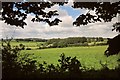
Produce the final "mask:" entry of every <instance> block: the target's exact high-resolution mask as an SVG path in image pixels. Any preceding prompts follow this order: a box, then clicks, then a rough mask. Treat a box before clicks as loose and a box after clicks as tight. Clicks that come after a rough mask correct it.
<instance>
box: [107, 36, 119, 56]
mask: <svg viewBox="0 0 120 80" xmlns="http://www.w3.org/2000/svg"><path fill="white" fill-rule="evenodd" d="M107 43H108V44H109V47H108V48H107V50H106V51H105V55H106V56H110V55H114V54H118V53H119V52H120V35H117V36H116V37H114V38H113V39H108V42H107Z"/></svg>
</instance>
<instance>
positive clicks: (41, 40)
mask: <svg viewBox="0 0 120 80" xmlns="http://www.w3.org/2000/svg"><path fill="white" fill-rule="evenodd" d="M14 40H15V41H17V42H19V41H26V42H29V41H35V42H46V41H47V39H41V38H25V39H21V38H20V39H14Z"/></svg>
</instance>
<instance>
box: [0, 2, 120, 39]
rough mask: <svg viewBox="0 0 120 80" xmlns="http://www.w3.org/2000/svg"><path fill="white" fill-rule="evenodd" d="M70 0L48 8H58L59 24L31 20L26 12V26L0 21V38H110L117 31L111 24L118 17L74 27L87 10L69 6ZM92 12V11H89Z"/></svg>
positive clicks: (30, 16)
mask: <svg viewBox="0 0 120 80" xmlns="http://www.w3.org/2000/svg"><path fill="white" fill-rule="evenodd" d="M71 5H72V2H69V3H68V4H66V5H65V6H58V5H55V6H53V7H52V8H50V9H46V11H49V10H58V13H59V16H57V17H58V18H59V19H61V20H62V22H61V23H59V25H56V26H51V27H50V26H49V25H48V24H47V23H42V22H40V23H38V22H34V23H33V22H31V21H30V19H31V18H32V17H33V15H30V14H28V18H27V19H26V20H25V22H26V23H27V26H24V27H25V28H24V29H23V28H21V27H16V26H10V25H7V24H5V23H4V22H3V21H0V25H1V26H0V33H1V34H0V38H6V37H8V38H11V37H12V38H45V39H50V38H66V37H83V36H84V37H106V38H107V37H109V38H112V37H114V36H116V35H117V34H118V33H117V32H115V31H112V24H113V23H115V22H117V21H118V18H117V17H116V18H114V19H113V20H112V21H111V22H108V23H105V22H97V23H91V24H88V25H86V26H80V27H76V26H73V25H72V23H73V21H75V19H76V18H77V17H78V16H79V15H80V14H84V13H87V11H88V10H85V9H84V10H82V9H73V8H72V7H70V6H71ZM91 14H94V11H91Z"/></svg>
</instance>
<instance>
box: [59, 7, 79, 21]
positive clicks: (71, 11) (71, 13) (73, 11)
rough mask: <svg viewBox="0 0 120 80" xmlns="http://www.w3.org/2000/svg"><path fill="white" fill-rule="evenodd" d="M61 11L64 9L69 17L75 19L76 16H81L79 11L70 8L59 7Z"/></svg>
mask: <svg viewBox="0 0 120 80" xmlns="http://www.w3.org/2000/svg"><path fill="white" fill-rule="evenodd" d="M60 8H61V9H64V10H66V11H67V12H68V15H69V16H72V17H73V19H75V18H76V17H77V16H79V15H80V14H81V12H80V10H78V9H74V8H72V7H71V6H60Z"/></svg>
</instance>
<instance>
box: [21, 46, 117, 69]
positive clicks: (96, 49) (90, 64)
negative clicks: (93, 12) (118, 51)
mask: <svg viewBox="0 0 120 80" xmlns="http://www.w3.org/2000/svg"><path fill="white" fill-rule="evenodd" d="M106 49H107V46H90V47H66V48H49V49H33V50H22V51H21V55H23V56H24V54H28V53H29V54H34V55H32V56H30V58H32V59H35V60H37V61H38V63H42V62H43V61H46V62H47V63H48V64H55V65H56V64H58V59H59V58H60V54H61V53H64V54H65V56H70V57H75V56H76V57H77V59H78V60H79V61H80V62H81V64H82V66H85V67H86V68H87V69H91V68H95V69H100V68H101V67H102V66H101V64H100V62H101V63H102V64H103V65H106V64H107V66H108V67H109V68H110V69H113V68H115V67H116V66H117V65H118V62H117V60H118V58H119V56H118V55H113V56H110V57H106V56H105V55H104V51H105V50H106Z"/></svg>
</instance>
